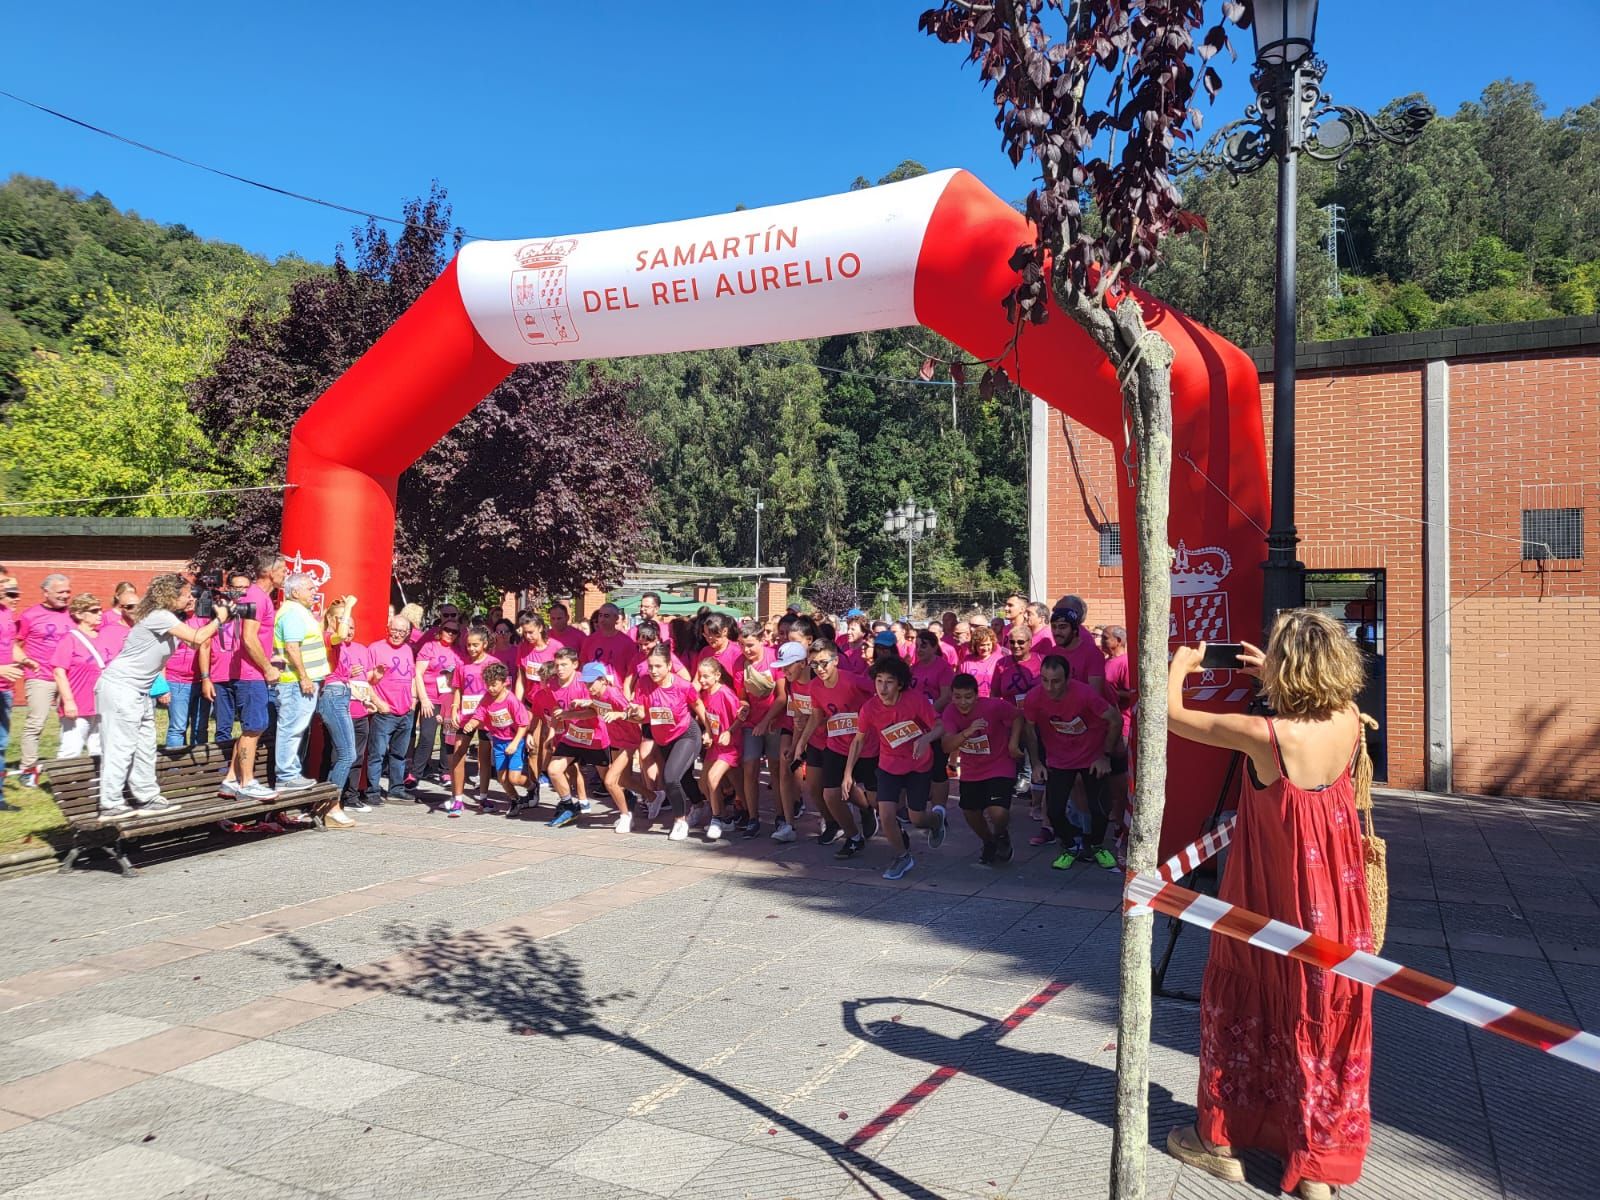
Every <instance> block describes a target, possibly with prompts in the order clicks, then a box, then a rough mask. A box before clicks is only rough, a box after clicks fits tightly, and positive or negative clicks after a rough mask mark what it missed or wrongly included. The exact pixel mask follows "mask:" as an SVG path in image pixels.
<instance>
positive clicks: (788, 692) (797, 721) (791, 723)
mask: <svg viewBox="0 0 1600 1200" xmlns="http://www.w3.org/2000/svg"><path fill="white" fill-rule="evenodd" d="M783 687H784V692H785V695H784V701H783V715H782V716H781V717H779V718H778V719H777V720H776V721H774V722H773V724H774V725H776V726H777V727H778V728H779V729H780V730H783V731H785V732H787V733H794V732H795V731H796V730H799V729H803V728H805V723H806V718H807V717H809V716H810V715H811V680H809V679H790V678H789V676H788V673H787V672H785V673H784V677H783Z"/></svg>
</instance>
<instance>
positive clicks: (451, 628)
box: [439, 625, 461, 633]
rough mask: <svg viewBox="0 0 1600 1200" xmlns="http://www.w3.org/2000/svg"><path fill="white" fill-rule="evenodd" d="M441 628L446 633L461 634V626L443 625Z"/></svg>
mask: <svg viewBox="0 0 1600 1200" xmlns="http://www.w3.org/2000/svg"><path fill="white" fill-rule="evenodd" d="M439 628H440V629H441V630H443V631H444V632H445V633H460V632H461V626H459V625H441V626H440V627H439Z"/></svg>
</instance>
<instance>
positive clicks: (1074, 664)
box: [1039, 631, 1106, 691]
mask: <svg viewBox="0 0 1600 1200" xmlns="http://www.w3.org/2000/svg"><path fill="white" fill-rule="evenodd" d="M1051 654H1058V655H1060V656H1061V657H1062V658H1064V659H1066V660H1067V664H1068V665H1069V666H1070V667H1071V668H1072V678H1073V679H1074V680H1076V681H1077V682H1079V683H1088V682H1089V681H1090V680H1092V679H1104V678H1105V677H1106V656H1105V655H1104V654H1101V653H1100V647H1099V646H1097V645H1095V644H1094V639H1093V638H1092V637H1088V636H1087V635H1085V634H1084V633H1082V632H1081V631H1080V632H1079V634H1078V640H1077V641H1076V642H1075V643H1074V644H1073V645H1072V646H1070V647H1063V646H1058V645H1056V644H1055V639H1054V638H1052V639H1051V641H1050V645H1049V646H1048V647H1046V648H1045V649H1044V650H1041V651H1039V655H1040V657H1041V658H1043V657H1048V656H1049V655H1051ZM1094 686H1095V690H1096V691H1099V690H1100V689H1099V685H1098V684H1096V685H1094Z"/></svg>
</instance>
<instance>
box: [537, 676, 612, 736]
mask: <svg viewBox="0 0 1600 1200" xmlns="http://www.w3.org/2000/svg"><path fill="white" fill-rule="evenodd" d="M550 697H551V699H552V700H554V701H555V703H556V707H557V708H573V707H575V706H580V705H581V706H582V707H581V708H579V711H577V712H574V713H569V714H568V715H567V718H566V722H565V724H564V725H563V727H562V730H561V737H560V739H559V742H558V744H559V745H562V746H575V747H577V748H578V749H580V750H605V749H607V748H608V747H610V745H611V735H610V731H609V730H608V729H607V728H606V723H605V722H604V721H602V720H601V719H600V714H599V712H598V711H597V710H596V709H595V708H594V707H593V703H594V701H593V698H592V697H591V696H590V695H589V685H588V684H587V683H585V682H584V681H583V680H581V679H579V678H578V677H577V676H576V675H574V676H573V677H572V682H571V683H569V684H566V685H564V686H558V687H555V688H553V689H552V690H551V694H550Z"/></svg>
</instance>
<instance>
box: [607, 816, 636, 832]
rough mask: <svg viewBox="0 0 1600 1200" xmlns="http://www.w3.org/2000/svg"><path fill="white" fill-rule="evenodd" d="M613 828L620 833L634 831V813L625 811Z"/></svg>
mask: <svg viewBox="0 0 1600 1200" xmlns="http://www.w3.org/2000/svg"><path fill="white" fill-rule="evenodd" d="M611 828H613V829H615V830H616V831H617V832H618V833H632V832H633V814H632V813H623V814H622V815H621V816H620V817H618V818H617V823H616V824H615V825H613V826H612V827H611Z"/></svg>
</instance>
